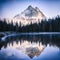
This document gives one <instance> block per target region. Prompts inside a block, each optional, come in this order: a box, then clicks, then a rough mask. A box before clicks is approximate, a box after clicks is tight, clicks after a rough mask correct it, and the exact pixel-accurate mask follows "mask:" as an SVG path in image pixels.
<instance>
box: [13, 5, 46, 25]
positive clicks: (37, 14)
mask: <svg viewBox="0 0 60 60" xmlns="http://www.w3.org/2000/svg"><path fill="white" fill-rule="evenodd" d="M45 18H46V17H45V15H44V14H43V13H42V12H41V11H40V9H39V8H38V7H35V8H33V7H32V6H31V5H29V6H28V8H27V9H25V10H24V11H23V12H21V13H20V14H17V15H15V16H14V17H13V21H15V22H18V23H19V22H21V24H22V25H27V24H30V23H31V22H32V23H35V22H37V23H38V22H39V21H41V19H45Z"/></svg>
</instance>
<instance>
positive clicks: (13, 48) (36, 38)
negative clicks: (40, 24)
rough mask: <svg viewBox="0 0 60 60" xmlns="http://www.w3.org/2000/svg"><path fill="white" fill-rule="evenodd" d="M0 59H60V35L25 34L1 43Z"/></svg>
mask: <svg viewBox="0 0 60 60" xmlns="http://www.w3.org/2000/svg"><path fill="white" fill-rule="evenodd" d="M0 60H60V35H58V34H57V35H52V34H50V35H23V36H21V35H20V36H16V37H9V38H7V39H6V41H5V42H2V43H0Z"/></svg>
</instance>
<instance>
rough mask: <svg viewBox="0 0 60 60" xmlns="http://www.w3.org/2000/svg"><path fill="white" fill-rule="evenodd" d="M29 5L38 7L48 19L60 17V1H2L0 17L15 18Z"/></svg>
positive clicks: (0, 1)
mask: <svg viewBox="0 0 60 60" xmlns="http://www.w3.org/2000/svg"><path fill="white" fill-rule="evenodd" d="M29 5H31V6H32V7H38V8H39V9H40V10H41V11H42V12H43V14H44V15H45V16H46V17H47V18H50V17H55V16H57V15H60V8H59V7H60V0H0V17H1V18H13V17H14V16H15V15H17V14H20V13H21V12H22V11H24V10H25V9H26V8H27V7H28V6H29Z"/></svg>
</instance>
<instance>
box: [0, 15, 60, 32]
mask: <svg viewBox="0 0 60 60" xmlns="http://www.w3.org/2000/svg"><path fill="white" fill-rule="evenodd" d="M0 31H15V32H60V16H57V17H55V18H52V19H45V20H41V22H38V23H33V24H32V22H31V24H29V25H25V26H22V25H21V22H20V24H19V25H18V23H17V22H16V24H15V25H14V23H13V21H12V22H11V23H7V22H6V19H4V21H3V20H1V19H0Z"/></svg>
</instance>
